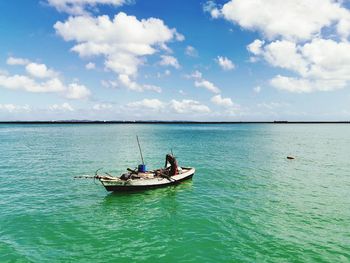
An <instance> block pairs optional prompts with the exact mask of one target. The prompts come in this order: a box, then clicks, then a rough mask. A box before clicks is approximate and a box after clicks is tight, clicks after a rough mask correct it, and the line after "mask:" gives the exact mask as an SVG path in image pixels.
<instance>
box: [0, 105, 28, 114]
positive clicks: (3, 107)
mask: <svg viewBox="0 0 350 263" xmlns="http://www.w3.org/2000/svg"><path fill="white" fill-rule="evenodd" d="M31 110H32V109H31V107H30V106H29V105H23V106H21V105H15V104H0V111H7V112H10V113H13V112H30V111H31Z"/></svg>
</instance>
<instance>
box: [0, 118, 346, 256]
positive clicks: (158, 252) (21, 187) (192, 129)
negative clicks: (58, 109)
mask: <svg viewBox="0 0 350 263" xmlns="http://www.w3.org/2000/svg"><path fill="white" fill-rule="evenodd" d="M136 135H139V137H140V140H141V144H142V147H143V152H144V156H145V160H146V163H147V165H148V167H150V168H156V167H160V166H162V165H164V157H165V154H166V153H167V152H169V151H170V148H172V149H173V151H174V153H175V155H176V156H177V157H178V161H179V163H180V164H182V165H184V166H194V167H195V168H196V174H195V176H194V178H193V181H189V182H186V183H184V184H181V185H179V186H177V187H169V188H163V189H157V190H151V191H146V192H140V193H133V194H111V193H108V192H106V191H105V189H104V188H103V187H102V186H101V185H96V184H94V182H93V181H92V180H88V179H85V180H84V179H73V177H74V176H78V175H86V174H90V175H92V174H93V173H94V171H95V170H96V169H98V168H100V167H103V168H104V171H107V172H110V173H112V174H119V173H121V172H123V171H124V170H125V168H126V167H135V166H136V165H137V164H138V163H139V162H140V158H139V154H138V149H137V143H136V140H135V136H136ZM287 155H292V156H295V157H296V159H295V160H287V159H286V156H287ZM349 156H350V125H282V124H281V125H244V124H242V125H0V262H349V261H350V157H349Z"/></svg>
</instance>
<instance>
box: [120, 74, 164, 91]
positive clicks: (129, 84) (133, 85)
mask: <svg viewBox="0 0 350 263" xmlns="http://www.w3.org/2000/svg"><path fill="white" fill-rule="evenodd" d="M118 80H119V82H120V83H121V84H122V85H123V86H125V87H126V88H127V89H129V90H132V91H138V92H142V91H145V90H150V91H155V92H158V93H160V92H162V89H161V88H160V87H158V86H155V85H147V84H142V85H141V84H138V83H137V82H135V81H133V80H132V79H131V78H130V77H129V76H128V75H126V74H120V75H119V78H118Z"/></svg>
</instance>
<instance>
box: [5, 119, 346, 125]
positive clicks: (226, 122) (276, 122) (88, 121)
mask: <svg viewBox="0 0 350 263" xmlns="http://www.w3.org/2000/svg"><path fill="white" fill-rule="evenodd" d="M0 124H350V121H90V120H72V121H69V120H62V121H0Z"/></svg>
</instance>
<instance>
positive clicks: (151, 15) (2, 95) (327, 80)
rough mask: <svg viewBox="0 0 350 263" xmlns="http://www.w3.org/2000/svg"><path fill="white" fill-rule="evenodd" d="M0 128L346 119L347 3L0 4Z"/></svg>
mask: <svg viewBox="0 0 350 263" xmlns="http://www.w3.org/2000/svg"><path fill="white" fill-rule="evenodd" d="M0 12H1V15H0V35H1V37H0V120H2V121H14V120H72V119H75V120H131V121H132V120H169V121H171V120H193V121H274V120H289V121H346V120H350V43H349V35H350V1H348V0H283V1H282V0H217V1H196V0H186V1H184V0H182V1H179V0H178V1H174V0H169V1H164V0H147V1H146V0H26V1H23V0H11V1H0Z"/></svg>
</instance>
